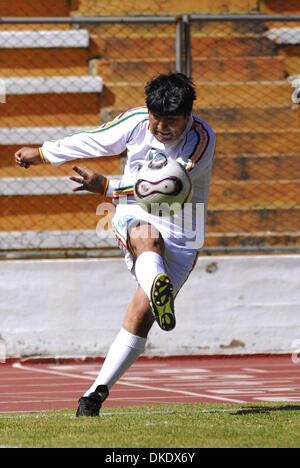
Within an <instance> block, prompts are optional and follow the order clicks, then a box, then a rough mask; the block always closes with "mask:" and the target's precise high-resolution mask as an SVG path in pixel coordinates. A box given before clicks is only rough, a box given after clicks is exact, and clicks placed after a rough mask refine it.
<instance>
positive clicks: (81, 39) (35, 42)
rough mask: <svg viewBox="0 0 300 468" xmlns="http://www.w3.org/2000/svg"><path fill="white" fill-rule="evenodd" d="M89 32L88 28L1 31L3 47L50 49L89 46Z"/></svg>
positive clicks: (0, 38)
mask: <svg viewBox="0 0 300 468" xmlns="http://www.w3.org/2000/svg"><path fill="white" fill-rule="evenodd" d="M88 46H89V32H88V31H87V30H86V29H69V30H66V31H60V30H59V31H0V48H1V49H28V48H33V49H41V48H45V49H50V48H52V47H62V48H66V47H67V48H70V47H75V48H83V49H85V48H87V47H88Z"/></svg>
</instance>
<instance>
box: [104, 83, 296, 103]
mask: <svg viewBox="0 0 300 468" xmlns="http://www.w3.org/2000/svg"><path fill="white" fill-rule="evenodd" d="M195 85H196V87H197V101H196V103H195V107H196V108H197V107H199V108H202V109H220V108H222V107H224V108H236V107H241V108H251V107H252V108H261V109H262V108H270V107H273V108H277V107H278V108H280V107H289V106H291V103H292V92H293V89H292V87H291V84H290V83H288V82H287V81H276V82H270V81H264V82H259V83H257V82H234V83H226V82H223V83H212V82H200V81H198V82H195ZM144 102H145V98H144V83H141V82H136V83H134V82H133V83H127V82H123V83H113V82H106V83H105V86H104V89H103V95H102V104H103V106H104V107H115V108H123V109H124V108H125V109H126V108H131V107H135V106H142V105H144Z"/></svg>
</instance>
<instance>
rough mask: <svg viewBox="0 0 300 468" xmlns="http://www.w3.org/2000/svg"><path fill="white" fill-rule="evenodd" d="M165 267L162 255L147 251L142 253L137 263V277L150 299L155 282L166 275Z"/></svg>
mask: <svg viewBox="0 0 300 468" xmlns="http://www.w3.org/2000/svg"><path fill="white" fill-rule="evenodd" d="M165 271H166V270H165V265H164V261H163V258H162V256H161V255H159V254H158V253H156V252H152V251H147V252H143V253H141V255H139V256H138V258H137V260H136V262H135V276H136V279H137V280H138V282H139V284H140V286H141V287H142V288H143V290H144V291H145V293H146V294H147V296H148V297H149V299H151V289H152V285H153V281H154V279H155V277H156V276H157V275H159V274H160V273H165Z"/></svg>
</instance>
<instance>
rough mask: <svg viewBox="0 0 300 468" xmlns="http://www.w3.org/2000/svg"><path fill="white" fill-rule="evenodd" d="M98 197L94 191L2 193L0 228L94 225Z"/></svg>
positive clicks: (46, 228) (6, 229)
mask: <svg viewBox="0 0 300 468" xmlns="http://www.w3.org/2000/svg"><path fill="white" fill-rule="evenodd" d="M101 201H106V199H105V198H103V197H101V196H99V195H96V194H95V195H94V194H89V195H81V196H77V195H75V194H70V195H44V196H41V195H38V196H35V195H32V196H2V197H0V231H12V230H18V229H20V228H21V229H22V230H23V231H27V230H36V231H39V230H41V231H44V230H49V231H51V230H60V229H63V230H71V229H96V226H97V223H98V221H99V220H100V219H101V217H100V216H99V215H96V209H97V206H98V205H99V203H101ZM107 201H108V200H107Z"/></svg>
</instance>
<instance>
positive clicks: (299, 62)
mask: <svg viewBox="0 0 300 468" xmlns="http://www.w3.org/2000/svg"><path fill="white" fill-rule="evenodd" d="M279 54H280V55H281V56H282V57H284V58H285V62H286V72H287V74H288V75H292V76H293V75H297V74H299V70H300V45H297V46H282V47H280V49H279Z"/></svg>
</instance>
